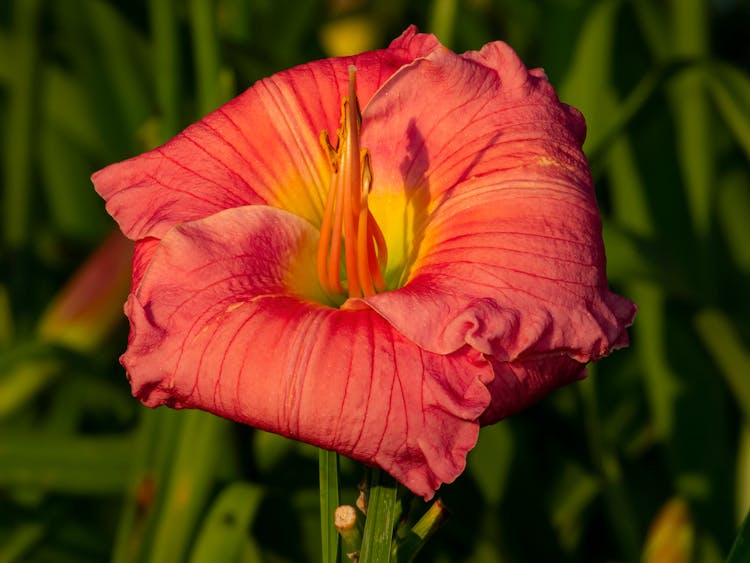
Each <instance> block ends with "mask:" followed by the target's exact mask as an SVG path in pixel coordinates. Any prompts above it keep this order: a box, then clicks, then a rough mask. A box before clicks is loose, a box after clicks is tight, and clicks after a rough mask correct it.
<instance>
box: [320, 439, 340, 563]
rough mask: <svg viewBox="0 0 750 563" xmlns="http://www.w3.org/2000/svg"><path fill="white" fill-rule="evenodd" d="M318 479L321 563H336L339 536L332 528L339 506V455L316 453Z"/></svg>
mask: <svg viewBox="0 0 750 563" xmlns="http://www.w3.org/2000/svg"><path fill="white" fill-rule="evenodd" d="M318 474H319V479H320V539H321V542H322V544H323V559H322V561H323V563H336V561H337V557H338V547H339V534H338V531H337V530H336V527H335V526H334V513H335V511H336V508H337V507H338V505H339V455H338V454H337V453H336V452H331V451H328V450H324V449H320V450H319V451H318Z"/></svg>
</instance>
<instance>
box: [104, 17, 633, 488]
mask: <svg viewBox="0 0 750 563" xmlns="http://www.w3.org/2000/svg"><path fill="white" fill-rule="evenodd" d="M360 112H361V113H360ZM337 131H338V133H337V134H336V132H337ZM584 135H585V125H584V121H583V118H582V117H581V115H580V114H579V113H578V112H577V111H576V110H575V109H573V108H571V107H568V106H566V105H564V104H561V103H560V102H559V101H558V99H557V96H556V95H555V93H554V91H553V89H552V87H551V86H550V84H549V83H548V81H547V79H546V78H545V75H544V73H543V72H542V71H541V70H531V71H529V70H527V69H526V67H525V66H524V65H523V63H521V61H520V60H519V59H518V57H517V56H516V54H515V53H514V52H513V51H512V50H511V48H510V47H508V46H507V45H505V44H504V43H500V42H497V43H490V44H488V45H486V46H485V47H484V48H483V49H482V50H480V51H478V52H468V53H465V54H463V55H457V54H454V53H453V52H451V51H449V50H448V49H446V48H444V47H443V46H442V45H440V43H439V42H438V41H437V39H436V38H435V37H434V36H432V35H423V34H419V33H417V31H416V29H415V28H413V27H412V28H409V29H407V30H406V32H404V34H403V35H402V36H401V37H399V38H398V39H396V40H395V41H394V42H393V43H392V44H391V45H390V46H389V47H388V48H387V49H384V50H380V51H374V52H368V53H363V54H361V55H357V56H354V57H347V58H334V59H328V60H323V61H318V62H313V63H310V64H305V65H302V66H299V67H295V68H292V69H290V70H287V71H284V72H280V73H278V74H275V75H273V76H271V77H270V78H267V79H264V80H261V81H259V82H258V83H256V84H255V85H254V86H252V87H251V88H250V89H248V90H247V91H245V92H244V93H243V94H241V95H240V96H239V97H237V98H235V99H234V100H232V101H230V102H229V103H227V104H226V105H224V106H222V107H220V108H219V109H217V110H216V111H214V112H213V113H211V114H210V115H208V116H207V117H205V118H204V119H202V120H201V121H199V122H198V123H196V124H194V125H192V126H190V127H188V128H187V129H186V130H185V131H183V132H182V133H181V134H179V135H178V136H177V137H175V138H174V139H172V140H171V141H169V142H168V143H166V144H165V145H164V146H161V147H159V148H156V149H154V150H152V151H150V152H147V153H145V154H143V155H140V156H137V157H135V158H132V159H130V160H126V161H124V162H121V163H118V164H114V165H111V166H109V167H107V168H105V169H103V170H101V171H99V172H97V173H96V174H94V176H93V182H94V184H95V186H96V189H97V191H98V192H99V193H100V194H101V195H102V197H103V198H104V199H105V200H106V202H107V209H108V211H109V212H110V213H111V214H112V216H113V217H114V218H115V219H116V220H117V221H118V222H119V224H120V227H121V228H122V230H123V232H124V233H125V234H126V235H127V236H128V237H129V238H131V239H133V240H135V241H137V244H136V250H135V256H134V260H133V280H132V291H131V294H130V296H129V298H128V301H127V303H126V306H125V310H126V313H127V315H128V317H129V319H130V325H131V334H130V341H129V343H128V348H127V351H126V352H125V354H124V355H123V357H122V363H123V365H124V366H125V368H126V370H127V373H128V377H129V378H130V381H131V384H132V388H133V393H134V395H135V396H136V397H138V398H139V399H140V400H141V401H143V402H144V403H145V404H146V405H148V406H152V407H153V406H157V405H162V404H166V405H169V406H172V407H176V408H183V407H188V408H199V409H204V410H207V411H211V412H214V413H216V414H218V415H220V416H223V417H227V418H230V419H233V420H236V421H240V422H243V423H246V424H249V425H252V426H255V427H258V428H262V429H265V430H270V431H272V432H276V433H279V434H282V435H284V436H289V437H292V438H295V439H298V440H302V441H305V442H309V443H312V444H315V445H317V446H320V447H322V448H327V449H331V450H336V451H338V452H340V453H342V454H345V455H347V456H350V457H352V458H355V459H357V460H361V461H363V462H365V463H367V464H371V465H377V466H379V467H381V468H382V469H384V470H386V471H387V472H389V473H390V474H391V475H393V476H394V477H395V478H396V479H398V480H399V481H401V482H402V483H403V484H404V485H406V486H407V487H409V488H410V489H411V490H412V491H413V492H414V493H416V494H419V495H422V496H423V497H425V498H426V499H429V498H430V497H432V496H433V494H434V491H435V490H436V489H437V488H438V487H439V486H440V485H441V484H442V483H447V482H450V481H453V480H454V479H455V478H456V477H457V476H458V475H459V474H460V473H461V472H462V471H463V469H464V466H465V458H466V454H467V452H468V451H469V450H470V449H471V448H472V447H473V446H474V444H475V443H476V440H477V435H478V432H479V427H480V425H482V424H491V423H493V422H496V421H498V420H499V419H501V418H503V417H505V416H507V415H509V414H511V413H513V412H515V411H518V410H519V409H521V408H523V407H525V406H527V405H529V404H530V403H532V402H533V401H535V400H537V399H538V398H540V397H541V396H542V395H544V394H545V393H547V392H548V391H550V390H552V389H554V388H556V387H558V386H560V385H563V384H566V383H568V382H571V381H573V380H576V379H579V378H580V377H582V375H583V370H584V366H585V364H586V363H587V362H589V361H592V360H597V359H599V358H600V357H602V356H604V355H606V354H607V353H609V352H610V351H611V350H612V349H614V348H617V347H621V346H624V345H626V343H627V334H626V332H625V327H626V326H627V325H628V324H629V323H630V322H631V321H632V318H633V315H634V311H635V307H634V305H633V304H632V303H630V302H629V301H627V300H625V299H623V298H621V297H618V296H616V295H614V294H612V293H610V291H609V290H608V287H607V282H606V278H605V257H604V248H603V244H602V238H601V224H600V219H599V215H598V211H597V206H596V200H595V196H594V192H593V187H592V181H591V176H590V173H589V169H588V166H587V162H586V159H585V157H584V155H583V153H582V151H581V144H582V142H583V139H584Z"/></svg>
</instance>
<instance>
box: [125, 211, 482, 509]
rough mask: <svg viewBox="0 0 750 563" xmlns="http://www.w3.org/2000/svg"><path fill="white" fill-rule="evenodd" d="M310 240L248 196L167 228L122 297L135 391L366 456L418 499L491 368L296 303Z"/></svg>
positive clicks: (461, 454)
mask: <svg viewBox="0 0 750 563" xmlns="http://www.w3.org/2000/svg"><path fill="white" fill-rule="evenodd" d="M316 238H317V231H316V230H315V229H314V228H312V227H311V226H310V225H309V223H307V222H306V221H304V220H303V219H300V218H298V217H296V216H294V215H291V214H289V213H286V212H283V211H280V210H276V209H272V208H268V207H258V206H251V207H243V208H237V209H230V210H227V211H224V212H221V213H219V214H216V215H214V216H212V217H209V218H207V219H204V220H201V221H196V222H192V223H186V224H183V225H180V226H177V227H175V228H174V229H173V230H172V231H170V232H169V233H168V234H167V235H166V236H165V237H164V239H163V240H162V241H161V243H160V244H159V246H158V248H157V249H156V251H155V252H153V254H152V258H151V262H150V265H149V266H148V269H147V270H146V272H145V275H144V276H143V278H142V280H141V282H140V284H139V286H138V289H137V290H136V291H135V293H134V294H133V295H131V297H130V299H129V301H128V304H127V308H126V309H127V312H128V315H129V317H130V320H131V326H132V335H131V336H132V339H131V342H130V345H129V347H128V351H127V352H126V354H125V355H124V356H123V364H124V365H125V367H126V368H127V370H128V375H129V377H130V380H131V383H132V386H133V391H134V394H135V395H136V396H138V397H139V398H140V399H141V400H142V401H144V402H145V403H146V404H147V405H149V406H156V405H159V404H169V405H171V406H173V407H190V408H201V409H204V410H209V411H212V412H215V413H217V414H219V415H221V416H225V417H228V418H232V419H234V420H238V421H241V422H244V423H247V424H251V425H253V426H255V427H258V428H262V429H265V430H270V431H273V432H277V433H279V434H282V435H285V436H290V437H293V438H297V439H300V440H304V441H306V442H310V443H312V444H316V445H319V446H321V447H324V448H329V449H335V450H337V451H339V452H341V453H345V454H347V455H350V456H351V457H353V458H355V459H360V460H363V461H365V462H367V463H376V464H378V465H379V466H380V467H382V468H384V469H386V470H387V471H389V472H390V473H391V474H393V475H394V477H396V478H397V479H399V480H400V481H401V482H403V483H404V484H405V485H407V486H408V487H409V488H411V489H412V490H413V491H414V492H415V493H417V494H420V495H422V496H424V497H426V498H429V497H431V496H432V494H433V492H434V490H435V489H436V488H437V487H439V486H440V484H441V483H444V482H450V481H452V480H453V479H455V477H456V476H457V475H459V474H460V473H461V472H462V471H463V468H464V465H465V456H466V452H467V451H468V450H469V449H471V448H472V447H473V446H474V444H475V442H476V438H477V433H478V427H479V424H478V418H479V416H480V415H481V414H482V413H483V412H484V410H485V409H486V408H487V406H488V405H489V403H490V395H489V392H488V391H487V388H486V384H488V383H489V382H490V381H491V380H492V378H493V371H492V367H491V366H490V364H489V363H488V361H487V360H486V359H485V358H483V357H482V355H481V354H479V353H477V352H476V351H474V350H472V349H471V348H470V347H468V346H466V347H464V348H462V349H460V350H456V351H455V352H454V353H452V354H448V355H438V354H433V353H430V352H426V351H424V350H422V349H420V348H419V347H418V346H416V345H415V344H414V343H412V342H411V341H409V340H408V339H406V338H404V336H403V335H401V334H400V333H399V332H397V331H396V330H394V329H393V327H391V326H390V324H388V323H387V322H386V321H385V320H384V319H383V318H382V317H380V316H379V315H378V314H376V313H375V312H373V311H372V310H369V309H362V310H359V311H342V310H338V309H334V308H330V307H325V306H322V305H317V304H313V303H310V302H309V301H305V300H304V298H303V296H300V295H299V294H298V293H297V288H296V287H295V286H296V284H298V283H299V282H300V281H304V280H300V279H299V277H298V276H299V275H301V272H303V271H305V269H304V268H303V267H302V264H301V262H300V260H302V261H303V262H304V261H305V260H307V258H306V257H308V256H313V254H310V253H309V250H310V247H311V245H312V246H314V244H315V243H316V242H317V241H316ZM310 272H313V273H314V268H313V269H311V270H310ZM303 285H305V284H303ZM307 298H308V299H309V296H307Z"/></svg>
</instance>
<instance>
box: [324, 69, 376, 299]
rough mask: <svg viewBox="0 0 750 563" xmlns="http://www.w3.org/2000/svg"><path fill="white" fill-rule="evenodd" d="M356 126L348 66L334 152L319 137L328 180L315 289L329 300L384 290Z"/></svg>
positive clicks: (366, 161) (366, 159)
mask: <svg viewBox="0 0 750 563" xmlns="http://www.w3.org/2000/svg"><path fill="white" fill-rule="evenodd" d="M360 121H361V118H360V113H359V103H358V101H357V93H356V69H355V68H354V66H350V67H349V93H348V96H346V97H344V99H343V100H342V101H341V122H340V124H339V129H338V135H337V136H338V146H337V147H336V148H335V149H334V148H333V146H331V143H330V140H329V138H328V133H327V131H323V132H322V133H321V134H320V142H321V144H322V145H323V148H324V149H325V150H326V151H327V153H328V158H329V161H330V163H331V169H332V176H331V185H330V187H329V188H328V196H327V199H326V207H325V211H324V213H323V222H322V224H321V227H320V240H319V242H318V259H317V268H318V280H319V281H320V285H321V287H322V288H323V290H324V291H325V292H326V293H327V294H328V295H329V296H331V297H334V296H337V295H345V294H348V296H349V297H367V296H370V295H374V294H375V293H376V292H379V291H384V290H385V286H386V284H385V280H384V278H383V273H384V272H385V267H386V263H387V261H388V251H387V248H386V244H385V238H384V237H383V233H382V231H381V230H380V227H379V226H378V224H377V223H376V222H375V218H374V217H373V216H372V213H371V212H370V209H369V207H368V203H367V199H368V195H369V193H370V188H371V186H372V166H371V165H370V155H369V153H368V152H367V149H363V148H361V147H360V142H359V135H360V125H361V124H360ZM342 240H343V242H342ZM342 247H343V250H344V260H343V264H342V259H341V251H342ZM342 265H343V268H344V269H343V272H342V269H341V268H342ZM342 274H343V275H342Z"/></svg>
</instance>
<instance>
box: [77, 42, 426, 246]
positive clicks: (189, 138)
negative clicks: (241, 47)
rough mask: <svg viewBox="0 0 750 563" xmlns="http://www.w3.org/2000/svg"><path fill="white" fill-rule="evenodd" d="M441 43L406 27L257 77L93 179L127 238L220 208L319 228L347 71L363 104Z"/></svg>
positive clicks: (163, 229) (146, 234)
mask: <svg viewBox="0 0 750 563" xmlns="http://www.w3.org/2000/svg"><path fill="white" fill-rule="evenodd" d="M437 46H438V43H437V40H436V39H435V38H434V37H433V36H427V35H419V34H417V33H416V29H414V28H410V29H408V30H407V31H406V32H404V34H403V35H402V36H401V37H400V38H398V39H397V40H396V41H394V42H393V43H392V44H391V46H390V47H389V48H388V49H384V50H381V51H374V52H369V53H363V54H361V55H357V56H355V57H347V58H338V59H327V60H323V61H317V62H313V63H309V64H305V65H302V66H298V67H295V68H292V69H290V70H287V71H284V72H280V73H278V74H275V75H273V76H271V77H270V78H266V79H263V80H260V81H258V82H257V83H256V84H255V85H254V86H252V87H251V88H249V89H248V90H246V91H245V92H244V93H243V94H241V95H240V96H238V97H237V98H235V99H233V100H232V101H230V102H228V103H227V104H225V105H223V106H222V107H220V108H218V109H217V110H216V111H214V112H213V113H211V114H209V115H208V116H206V117H205V118H204V119H203V120H201V121H199V122H198V123H195V124H194V125H191V126H190V127H188V128H187V129H185V131H183V132H182V133H180V134H179V135H178V136H177V137H175V138H174V139H172V140H171V141H169V142H168V143H167V144H165V145H163V146H161V147H158V148H156V149H154V150H152V151H149V152H147V153H144V154H142V155H140V156H136V157H134V158H131V159H129V160H126V161H124V162H120V163H117V164H113V165H111V166H108V167H107V168H104V169H103V170H100V171H99V172H97V173H95V174H94V175H93V177H92V180H93V182H94V185H95V187H96V190H97V191H98V192H99V194H100V195H101V196H102V197H103V198H104V199H105V200H106V201H107V210H108V211H109V213H110V214H111V215H112V216H113V217H115V219H116V220H117V221H118V223H119V224H120V227H121V228H122V230H123V232H124V233H125V234H126V235H127V236H128V237H130V238H132V239H139V238H144V237H157V238H160V237H162V236H164V234H165V233H166V232H167V231H168V230H169V229H170V228H171V227H172V226H174V225H175V224H177V223H180V222H184V221H192V220H195V219H200V218H203V217H207V216H208V215H211V214H212V213H216V212H217V211H220V210H222V209H227V208H232V207H240V206H243V205H251V204H270V205H274V206H276V207H280V208H282V209H286V210H288V211H292V212H294V213H296V214H297V215H300V216H301V217H305V218H306V219H308V220H310V221H312V222H313V223H317V222H318V221H319V217H320V215H321V212H322V207H323V203H324V200H325V194H326V193H327V190H328V180H329V164H328V160H327V157H326V155H325V153H324V152H323V149H322V148H321V145H320V143H319V136H320V133H321V131H324V130H326V131H328V132H329V134H330V135H331V137H332V138H334V137H335V135H336V129H337V127H338V121H339V111H340V107H341V99H342V96H344V95H345V93H346V88H347V78H348V71H347V68H348V66H349V65H352V64H354V65H356V67H357V82H358V86H359V92H358V95H359V97H360V99H361V102H362V103H365V102H366V101H367V100H369V99H370V97H371V96H372V94H373V92H374V91H375V90H376V89H377V88H379V87H380V85H381V84H382V83H383V82H384V81H385V80H386V79H387V78H388V77H389V76H390V75H391V74H393V72H394V71H395V70H397V69H398V68H399V67H401V66H402V65H404V64H407V63H409V62H411V61H412V60H413V59H414V58H415V57H418V56H422V55H424V54H427V53H429V52H430V51H431V50H433V49H434V48H436V47H437Z"/></svg>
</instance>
